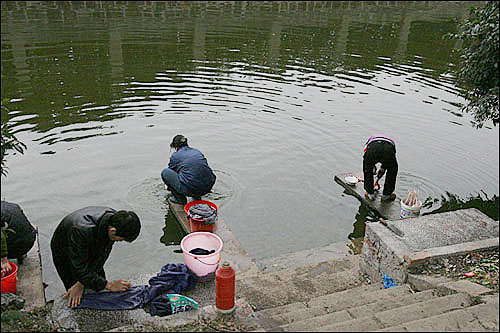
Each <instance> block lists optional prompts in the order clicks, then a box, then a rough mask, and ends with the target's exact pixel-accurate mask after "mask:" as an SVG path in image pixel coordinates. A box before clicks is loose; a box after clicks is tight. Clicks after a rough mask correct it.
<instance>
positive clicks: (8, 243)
mask: <svg viewBox="0 0 500 333" xmlns="http://www.w3.org/2000/svg"><path fill="white" fill-rule="evenodd" d="M1 215H2V276H4V275H8V274H10V272H11V271H12V266H11V265H10V263H9V259H16V260H17V264H18V265H20V264H22V262H23V259H24V257H25V256H26V253H28V251H29V250H31V248H32V247H33V244H35V240H36V234H37V231H36V229H35V227H33V225H32V224H31V223H30V221H29V220H28V218H27V217H26V215H24V212H23V210H22V209H21V207H20V206H19V205H18V204H16V203H13V202H7V201H2V202H1Z"/></svg>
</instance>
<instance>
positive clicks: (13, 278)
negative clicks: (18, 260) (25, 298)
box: [2, 262, 17, 294]
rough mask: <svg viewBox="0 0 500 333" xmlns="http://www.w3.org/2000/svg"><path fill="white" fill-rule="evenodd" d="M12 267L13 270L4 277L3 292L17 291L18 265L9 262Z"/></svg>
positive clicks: (13, 292)
mask: <svg viewBox="0 0 500 333" xmlns="http://www.w3.org/2000/svg"><path fill="white" fill-rule="evenodd" d="M9 264H10V266H11V267H12V271H11V272H10V274H9V275H7V276H4V277H3V278H2V294H3V293H12V294H15V293H16V292H17V265H16V264H15V263H13V262H9Z"/></svg>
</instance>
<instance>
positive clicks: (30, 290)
mask: <svg viewBox="0 0 500 333" xmlns="http://www.w3.org/2000/svg"><path fill="white" fill-rule="evenodd" d="M34 227H35V229H36V230H38V228H37V226H35V225H34ZM39 239H40V237H39V235H38V232H37V235H36V239H35V243H34V244H33V247H32V248H31V250H29V251H28V253H27V254H26V258H25V259H24V261H23V263H22V264H21V265H19V270H18V272H17V295H19V296H21V297H23V298H24V299H25V301H26V302H25V305H24V308H25V309H26V311H31V310H34V309H40V308H43V307H44V306H45V304H46V300H45V289H44V287H43V280H42V261H41V258H40V246H39Z"/></svg>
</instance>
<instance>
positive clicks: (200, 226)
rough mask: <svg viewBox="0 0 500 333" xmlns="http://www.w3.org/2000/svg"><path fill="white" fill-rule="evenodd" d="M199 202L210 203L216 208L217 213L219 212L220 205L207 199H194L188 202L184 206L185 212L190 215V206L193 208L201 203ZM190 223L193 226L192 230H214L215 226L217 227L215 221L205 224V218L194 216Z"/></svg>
mask: <svg viewBox="0 0 500 333" xmlns="http://www.w3.org/2000/svg"><path fill="white" fill-rule="evenodd" d="M199 204H206V205H209V206H210V207H211V208H213V209H215V211H216V212H217V215H218V214H219V207H217V205H216V204H214V203H213V202H210V201H207V200H194V201H191V202H188V203H187V204H186V205H185V206H184V212H186V215H187V216H189V208H191V207H192V206H194V205H199ZM189 225H190V227H191V232H195V231H208V232H214V228H215V223H212V224H205V222H204V221H203V220H198V219H195V218H192V217H190V218H189Z"/></svg>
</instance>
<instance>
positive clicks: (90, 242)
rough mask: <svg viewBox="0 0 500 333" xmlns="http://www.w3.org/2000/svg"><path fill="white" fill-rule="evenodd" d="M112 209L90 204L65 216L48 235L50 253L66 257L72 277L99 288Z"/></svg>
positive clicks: (109, 245)
mask: <svg viewBox="0 0 500 333" xmlns="http://www.w3.org/2000/svg"><path fill="white" fill-rule="evenodd" d="M115 212H116V210H114V209H113V208H109V207H98V206H90V207H85V208H82V209H79V210H77V211H75V212H73V213H71V214H69V215H68V216H66V217H65V218H64V219H63V220H62V221H61V222H60V223H59V225H58V226H57V228H56V230H55V231H54V235H53V236H52V241H51V245H50V246H51V249H52V256H58V257H62V258H66V259H67V260H66V262H67V264H68V265H70V266H71V270H72V272H73V274H74V276H75V278H76V279H77V280H78V281H80V282H81V283H82V284H83V285H84V286H85V287H87V288H90V289H93V290H96V291H100V290H102V289H104V288H105V287H106V284H107V281H106V279H105V278H104V277H102V276H99V275H98V274H97V272H99V271H101V270H103V267H104V263H105V262H106V260H107V259H108V257H109V254H110V253H111V248H112V247H113V244H114V241H112V240H110V239H109V236H108V221H109V218H110V217H111V216H112V215H113V213H115Z"/></svg>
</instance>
